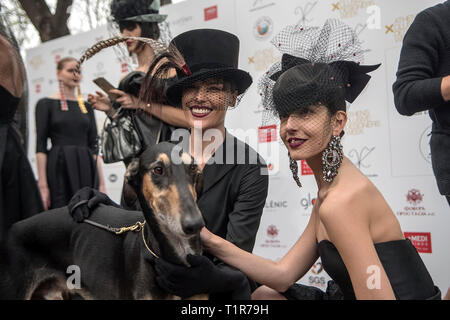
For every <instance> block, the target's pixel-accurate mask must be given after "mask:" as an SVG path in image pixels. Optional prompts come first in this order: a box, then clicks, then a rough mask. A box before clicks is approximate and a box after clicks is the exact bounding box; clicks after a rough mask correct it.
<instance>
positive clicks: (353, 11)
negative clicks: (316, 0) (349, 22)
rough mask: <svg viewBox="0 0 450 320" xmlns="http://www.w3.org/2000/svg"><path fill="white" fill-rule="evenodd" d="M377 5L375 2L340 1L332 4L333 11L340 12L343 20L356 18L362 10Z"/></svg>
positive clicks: (364, 0) (362, 0)
mask: <svg viewBox="0 0 450 320" xmlns="http://www.w3.org/2000/svg"><path fill="white" fill-rule="evenodd" d="M373 5H375V1H373V0H340V1H336V2H335V1H333V2H332V3H331V11H332V12H339V14H340V16H341V19H347V18H353V17H356V16H357V15H358V13H359V11H360V10H361V9H367V8H368V7H370V6H373Z"/></svg>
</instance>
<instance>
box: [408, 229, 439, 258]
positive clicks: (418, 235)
mask: <svg viewBox="0 0 450 320" xmlns="http://www.w3.org/2000/svg"><path fill="white" fill-rule="evenodd" d="M404 234H405V238H408V239H409V240H411V242H412V244H413V245H414V247H416V249H417V251H418V252H421V253H432V249H431V233H430V232H405V233H404Z"/></svg>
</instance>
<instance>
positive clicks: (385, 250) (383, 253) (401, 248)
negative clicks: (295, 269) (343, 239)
mask: <svg viewBox="0 0 450 320" xmlns="http://www.w3.org/2000/svg"><path fill="white" fill-rule="evenodd" d="M317 246H318V250H319V254H320V259H321V261H322V266H323V268H324V269H325V271H326V272H327V273H328V275H329V276H330V277H331V278H332V279H333V280H330V281H328V286H327V289H326V292H323V291H322V290H320V289H318V288H316V287H313V286H306V285H303V284H298V283H295V284H293V285H292V286H291V287H289V289H288V290H287V291H286V292H283V293H282V295H284V296H285V297H286V298H287V299H288V300H355V299H356V297H355V291H354V290H353V286H352V282H351V280H350V275H349V274H348V271H347V268H346V266H345V264H344V261H343V260H342V258H341V256H340V254H339V252H338V250H337V249H336V247H335V246H334V244H333V243H332V242H330V241H329V240H322V241H320V243H317ZM374 246H375V250H376V251H377V254H378V257H379V259H380V261H381V263H382V265H383V268H384V270H385V271H386V274H387V276H388V279H389V282H390V284H391V287H392V290H393V291H394V295H395V298H396V299H397V300H440V299H441V292H440V290H439V288H438V287H436V286H435V285H434V284H433V280H432V279H431V276H430V274H429V273H428V270H427V268H426V267H425V265H424V263H423V261H422V259H421V258H420V256H419V254H418V252H417V250H416V248H415V247H414V246H413V244H412V243H411V241H410V240H409V239H404V240H395V241H387V242H382V243H375V244H374ZM369 276H370V275H369V274H368V277H369Z"/></svg>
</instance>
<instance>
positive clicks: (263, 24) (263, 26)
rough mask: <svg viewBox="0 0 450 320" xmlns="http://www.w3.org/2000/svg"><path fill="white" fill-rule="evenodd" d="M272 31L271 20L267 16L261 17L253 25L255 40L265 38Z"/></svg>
mask: <svg viewBox="0 0 450 320" xmlns="http://www.w3.org/2000/svg"><path fill="white" fill-rule="evenodd" d="M272 31H273V21H272V19H270V18H269V17H261V18H259V19H258V20H256V22H255V25H254V26H253V34H254V35H255V38H256V39H257V40H266V39H268V38H269V37H270V35H271V34H272Z"/></svg>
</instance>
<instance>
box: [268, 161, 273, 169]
mask: <svg viewBox="0 0 450 320" xmlns="http://www.w3.org/2000/svg"><path fill="white" fill-rule="evenodd" d="M267 169H269V171H272V170H273V164H271V163H269V165H268V166H267Z"/></svg>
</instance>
